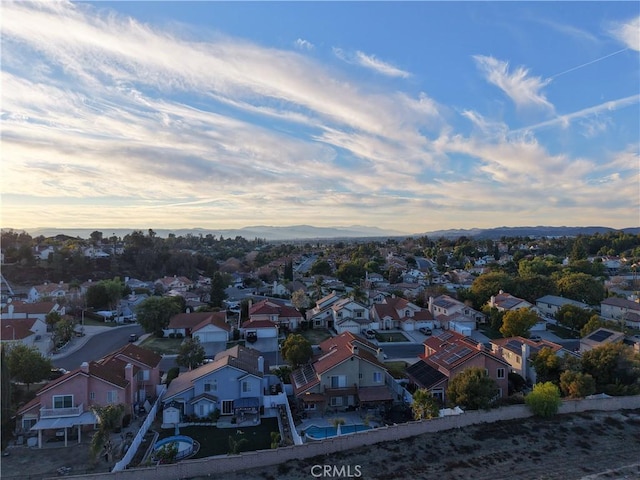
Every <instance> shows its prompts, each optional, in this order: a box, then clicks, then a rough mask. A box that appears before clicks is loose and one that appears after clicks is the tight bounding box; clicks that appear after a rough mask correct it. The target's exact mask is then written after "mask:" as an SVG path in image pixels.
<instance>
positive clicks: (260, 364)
mask: <svg viewBox="0 0 640 480" xmlns="http://www.w3.org/2000/svg"><path fill="white" fill-rule="evenodd" d="M258 371H259V372H260V373H264V357H263V356H262V355H260V356H259V357H258Z"/></svg>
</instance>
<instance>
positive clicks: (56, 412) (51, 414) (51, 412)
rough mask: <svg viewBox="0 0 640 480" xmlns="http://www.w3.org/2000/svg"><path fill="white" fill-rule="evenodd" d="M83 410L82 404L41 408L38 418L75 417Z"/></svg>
mask: <svg viewBox="0 0 640 480" xmlns="http://www.w3.org/2000/svg"><path fill="white" fill-rule="evenodd" d="M83 411H84V404H82V403H81V404H80V405H78V406H76V407H64V408H41V409H40V418H56V417H77V416H78V415H80V414H81V413H82V412H83Z"/></svg>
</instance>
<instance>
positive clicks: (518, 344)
mask: <svg viewBox="0 0 640 480" xmlns="http://www.w3.org/2000/svg"><path fill="white" fill-rule="evenodd" d="M505 347H510V348H513V349H515V350H521V349H522V342H519V341H517V340H509V341H508V342H507V344H506V345H505Z"/></svg>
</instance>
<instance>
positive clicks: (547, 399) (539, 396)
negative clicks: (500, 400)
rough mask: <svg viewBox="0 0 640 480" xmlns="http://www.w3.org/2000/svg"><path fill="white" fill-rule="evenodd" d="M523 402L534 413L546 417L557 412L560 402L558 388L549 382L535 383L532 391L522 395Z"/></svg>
mask: <svg viewBox="0 0 640 480" xmlns="http://www.w3.org/2000/svg"><path fill="white" fill-rule="evenodd" d="M524 403H526V404H527V406H528V407H529V408H530V409H531V411H532V412H533V414H534V415H537V416H539V417H543V418H548V417H552V416H553V415H555V414H556V413H558V409H559V408H560V405H561V404H562V400H561V399H560V390H559V389H558V387H557V386H556V385H555V384H553V383H551V382H544V383H536V384H535V385H534V386H533V391H532V392H531V393H530V394H529V395H527V396H526V397H524Z"/></svg>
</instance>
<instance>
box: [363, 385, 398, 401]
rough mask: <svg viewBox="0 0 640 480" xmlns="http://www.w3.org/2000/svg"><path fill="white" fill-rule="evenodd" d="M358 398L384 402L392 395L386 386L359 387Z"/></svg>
mask: <svg viewBox="0 0 640 480" xmlns="http://www.w3.org/2000/svg"><path fill="white" fill-rule="evenodd" d="M358 398H359V399H360V401H361V402H386V401H389V400H393V395H392V394H391V392H390V391H389V389H388V388H387V387H361V388H360V390H358Z"/></svg>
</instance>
